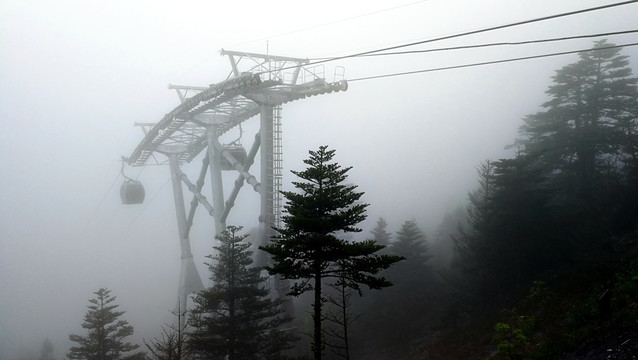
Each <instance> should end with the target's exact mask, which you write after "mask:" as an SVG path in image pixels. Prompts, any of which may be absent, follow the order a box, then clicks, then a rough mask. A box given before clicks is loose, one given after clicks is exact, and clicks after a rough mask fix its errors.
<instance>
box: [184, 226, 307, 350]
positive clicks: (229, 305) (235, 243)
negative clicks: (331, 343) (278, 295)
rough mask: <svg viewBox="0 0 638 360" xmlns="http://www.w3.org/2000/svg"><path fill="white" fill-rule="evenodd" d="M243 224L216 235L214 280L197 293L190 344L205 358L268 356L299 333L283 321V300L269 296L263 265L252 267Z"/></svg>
mask: <svg viewBox="0 0 638 360" xmlns="http://www.w3.org/2000/svg"><path fill="white" fill-rule="evenodd" d="M240 230H241V227H237V226H229V227H228V228H227V229H226V230H225V231H223V232H222V233H221V235H220V236H218V237H217V239H218V240H219V241H220V242H221V245H220V246H216V247H214V248H215V249H216V250H217V255H215V256H213V255H209V256H208V258H209V259H211V260H213V261H211V262H210V263H208V264H207V265H208V268H209V270H210V272H211V277H210V279H211V280H212V281H213V283H214V285H213V287H211V288H208V289H205V290H202V291H201V292H200V293H198V294H197V296H196V297H195V300H194V302H195V304H196V305H195V308H194V309H193V310H192V311H191V316H190V318H189V324H190V326H191V327H192V328H193V331H192V332H191V334H190V336H189V340H188V344H189V346H190V349H191V350H192V351H193V352H194V353H195V354H196V355H199V356H201V357H203V358H206V359H228V360H240V359H264V358H268V357H272V356H275V355H276V354H278V353H279V352H281V351H284V350H287V349H289V348H291V344H292V342H293V341H294V340H295V337H294V336H293V335H292V334H291V333H290V332H289V331H282V329H281V326H282V325H284V324H286V323H287V322H289V321H290V320H291V319H290V318H289V317H286V316H285V315H284V310H283V308H282V307H281V305H282V301H281V300H276V301H273V300H271V299H270V298H269V294H270V292H269V290H268V289H267V288H266V287H265V286H264V285H263V284H264V282H265V280H266V278H265V277H262V276H261V275H260V271H261V269H259V268H256V267H251V265H252V263H253V261H252V258H251V255H252V251H250V250H249V248H250V244H248V243H246V242H244V241H243V240H244V239H245V238H246V237H247V236H248V235H239V231H240Z"/></svg>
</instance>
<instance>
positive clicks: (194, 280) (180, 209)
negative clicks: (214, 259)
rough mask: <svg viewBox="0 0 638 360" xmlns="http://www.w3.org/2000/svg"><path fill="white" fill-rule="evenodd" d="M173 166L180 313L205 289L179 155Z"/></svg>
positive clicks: (175, 158) (173, 157)
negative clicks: (195, 254) (195, 258)
mask: <svg viewBox="0 0 638 360" xmlns="http://www.w3.org/2000/svg"><path fill="white" fill-rule="evenodd" d="M168 159H169V164H170V168H171V180H172V183H173V197H174V199H175V212H176V215H177V229H178V231H179V245H180V248H181V253H182V256H181V259H182V260H181V268H180V275H179V288H178V292H177V306H176V310H177V313H178V314H182V313H184V311H185V310H186V308H187V305H188V304H187V301H188V295H189V294H191V293H193V292H198V291H200V290H202V289H204V284H203V283H202V279H201V277H200V276H199V272H197V268H195V262H194V261H193V253H192V252H191V243H190V239H189V237H188V233H187V230H186V209H185V207H184V193H183V189H182V182H181V181H180V172H179V160H178V158H177V155H175V154H171V155H169V157H168ZM184 321H185V318H184V317H180V322H182V324H179V326H180V329H181V328H183V326H184V324H183V322H184Z"/></svg>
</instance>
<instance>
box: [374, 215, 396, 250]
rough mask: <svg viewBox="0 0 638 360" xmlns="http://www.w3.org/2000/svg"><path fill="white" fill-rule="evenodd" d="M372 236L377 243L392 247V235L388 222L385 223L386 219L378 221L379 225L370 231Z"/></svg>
mask: <svg viewBox="0 0 638 360" xmlns="http://www.w3.org/2000/svg"><path fill="white" fill-rule="evenodd" d="M370 233H371V234H372V239H371V240H373V241H374V242H375V243H377V244H379V245H383V246H388V245H390V239H391V238H392V234H390V233H389V232H388V222H387V221H385V219H384V218H382V217H381V218H379V220H377V225H376V226H375V227H374V228H373V229H372V230H370Z"/></svg>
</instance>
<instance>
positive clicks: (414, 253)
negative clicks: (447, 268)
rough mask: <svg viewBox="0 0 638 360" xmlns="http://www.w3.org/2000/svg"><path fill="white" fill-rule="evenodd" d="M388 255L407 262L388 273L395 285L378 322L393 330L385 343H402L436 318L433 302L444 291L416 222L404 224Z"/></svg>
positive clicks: (381, 325) (386, 336)
mask: <svg viewBox="0 0 638 360" xmlns="http://www.w3.org/2000/svg"><path fill="white" fill-rule="evenodd" d="M389 252H390V253H392V254H396V255H399V256H402V257H404V258H405V261H402V262H400V263H398V264H396V266H394V267H392V268H390V269H388V271H387V272H386V274H387V277H388V279H390V280H391V281H392V282H393V283H394V286H393V287H392V288H390V289H388V291H387V292H386V293H385V294H382V299H381V302H382V303H383V308H384V310H381V313H379V315H378V317H379V318H378V320H377V322H378V323H379V327H381V328H385V329H392V331H390V332H387V333H386V334H384V335H383V337H384V341H386V342H388V343H394V344H400V343H401V342H405V341H406V339H407V338H409V336H410V334H412V333H414V332H418V330H419V329H420V328H422V327H423V326H424V324H425V323H427V321H428V320H429V317H431V316H432V315H433V314H432V312H433V311H435V309H434V308H433V304H434V300H435V299H436V297H437V296H438V295H439V294H440V293H441V288H440V284H439V283H438V281H437V279H436V277H435V275H434V272H433V270H432V267H431V266H430V265H429V259H430V258H431V256H430V254H429V249H428V243H427V239H426V237H425V234H424V233H423V231H421V229H420V228H419V226H418V225H417V223H416V221H415V220H408V221H405V222H404V223H403V224H402V225H401V228H400V229H399V231H397V233H396V236H395V241H394V242H393V243H392V245H390V248H389ZM397 309H406V310H407V311H404V310H401V311H397Z"/></svg>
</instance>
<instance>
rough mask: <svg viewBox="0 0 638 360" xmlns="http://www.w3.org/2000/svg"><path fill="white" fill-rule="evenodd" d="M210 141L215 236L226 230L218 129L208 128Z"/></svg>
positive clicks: (209, 153) (207, 133)
mask: <svg viewBox="0 0 638 360" xmlns="http://www.w3.org/2000/svg"><path fill="white" fill-rule="evenodd" d="M206 136H207V139H208V158H209V161H210V165H209V166H210V182H211V186H212V190H213V218H215V236H217V235H219V234H221V232H222V231H224V230H226V221H224V220H223V214H224V208H225V205H224V185H223V183H222V170H221V157H222V154H221V151H220V150H219V149H218V148H217V146H215V145H216V144H217V143H218V142H219V141H218V135H217V128H216V127H214V126H210V127H208V129H207V130H206Z"/></svg>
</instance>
